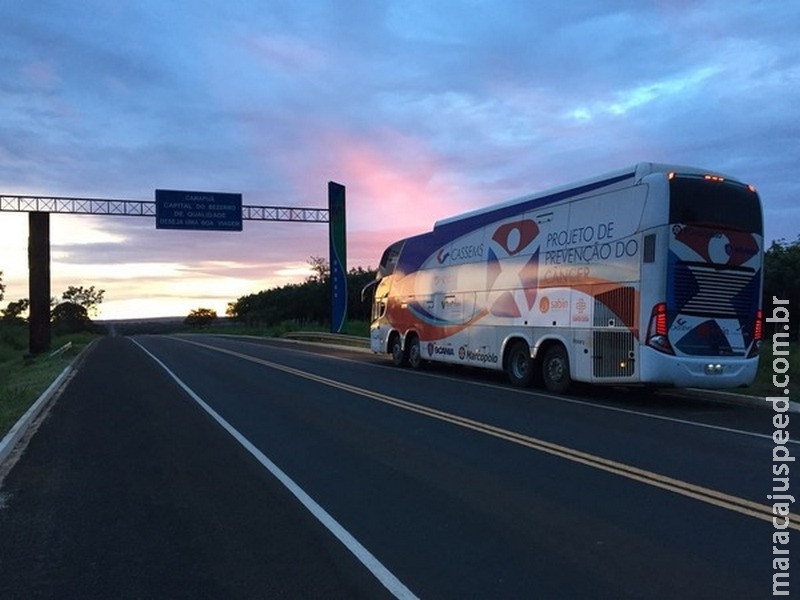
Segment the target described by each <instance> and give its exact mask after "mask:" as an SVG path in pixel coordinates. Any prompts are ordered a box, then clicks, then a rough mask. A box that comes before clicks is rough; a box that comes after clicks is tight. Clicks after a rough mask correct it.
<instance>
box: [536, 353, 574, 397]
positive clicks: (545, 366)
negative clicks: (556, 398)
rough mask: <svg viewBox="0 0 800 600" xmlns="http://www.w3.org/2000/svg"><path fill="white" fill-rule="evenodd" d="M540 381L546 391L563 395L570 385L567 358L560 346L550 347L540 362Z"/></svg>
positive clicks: (570, 379)
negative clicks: (542, 382)
mask: <svg viewBox="0 0 800 600" xmlns="http://www.w3.org/2000/svg"><path fill="white" fill-rule="evenodd" d="M542 379H543V380H544V386H545V388H547V391H549V392H554V393H556V394H563V393H564V392H566V391H567V390H568V389H569V388H570V386H571V385H572V378H571V377H570V375H569V356H567V351H566V350H565V349H564V346H562V345H561V344H555V345H554V346H550V347H549V348H548V349H547V351H546V352H545V353H544V359H543V360H542Z"/></svg>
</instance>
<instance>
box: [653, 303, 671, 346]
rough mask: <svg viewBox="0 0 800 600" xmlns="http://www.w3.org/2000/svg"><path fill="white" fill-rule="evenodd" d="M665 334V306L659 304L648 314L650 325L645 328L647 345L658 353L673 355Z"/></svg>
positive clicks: (666, 326) (666, 332)
mask: <svg viewBox="0 0 800 600" xmlns="http://www.w3.org/2000/svg"><path fill="white" fill-rule="evenodd" d="M667 334H668V323H667V304H666V302H659V303H658V304H656V305H655V306H654V307H653V310H652V312H651V313H650V325H649V326H648V327H647V345H648V346H650V347H651V348H655V349H656V350H659V351H660V352H665V353H667V354H675V352H674V351H673V350H672V346H671V345H670V343H669V338H668V337H667Z"/></svg>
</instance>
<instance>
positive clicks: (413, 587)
mask: <svg viewBox="0 0 800 600" xmlns="http://www.w3.org/2000/svg"><path fill="white" fill-rule="evenodd" d="M135 342H136V344H140V345H141V348H137V346H136V345H134V343H132V342H130V341H126V340H104V342H103V343H104V344H108V343H112V344H114V352H116V353H119V354H120V355H123V354H124V356H125V357H128V358H127V359H126V361H125V364H126V367H125V369H124V372H125V373H126V374H125V376H124V377H122V382H119V381H118V382H111V381H106V383H105V385H106V388H105V391H103V392H101V394H105V395H109V394H114V393H115V392H114V389H115V385H122V386H124V387H125V388H126V389H127V388H129V387H135V386H134V384H136V385H139V384H141V381H140V379H141V378H142V377H145V378H147V379H148V380H149V383H150V385H151V387H152V386H155V387H156V388H157V390H158V393H157V395H158V404H157V406H160V407H162V408H163V407H164V406H167V407H169V406H172V407H178V406H181V407H183V412H181V414H180V415H175V417H176V418H177V417H181V419H185V422H183V421H181V423H182V424H181V425H180V426H179V430H180V431H181V432H182V434H181V435H186V434H187V432H191V433H192V435H193V436H195V437H196V441H195V444H196V447H197V448H205V447H206V446H207V445H208V444H210V442H209V443H208V444H207V443H206V442H205V441H203V440H205V439H206V436H211V437H210V439H212V440H214V442H213V444H211V447H212V448H214V451H213V452H212V453H211V456H209V452H199V451H198V452H197V456H196V457H195V458H196V459H197V460H198V461H200V462H201V463H202V464H205V462H206V461H208V462H210V463H212V464H218V463H219V461H220V457H219V456H217V455H218V454H223V451H222V449H223V448H224V449H225V450H224V456H225V458H224V463H223V464H224V465H225V467H223V469H227V470H228V471H229V472H230V473H229V474H230V475H231V476H236V477H237V479H236V482H231V483H229V484H228V487H229V488H230V489H232V490H234V493H233V496H234V497H236V498H239V497H242V496H244V497H249V496H250V495H251V494H254V493H255V492H253V490H252V489H251V487H252V485H253V484H252V483H249V482H250V481H251V480H252V479H253V478H254V477H255V478H256V479H257V480H258V481H259V482H260V483H264V482H263V481H262V479H270V478H269V477H268V476H265V475H264V472H265V471H264V469H263V468H261V471H260V472H259V467H258V466H257V465H256V466H254V464H253V463H254V461H251V460H248V459H247V457H245V456H243V455H242V452H241V451H234V450H231V448H230V447H231V446H237V443H236V442H235V441H233V438H232V437H230V436H229V435H228V434H226V433H224V432H223V430H222V428H221V427H220V426H219V425H218V424H216V423H214V422H212V421H211V420H210V419H207V418H206V419H202V418H199V417H200V416H202V415H201V414H200V413H201V410H200V409H199V408H197V407H196V406H195V410H188V409H187V405H188V404H189V403H187V397H186V393H185V391H181V389H180V388H179V387H178V386H177V385H176V383H175V382H174V381H173V380H170V379H169V377H168V376H167V375H166V373H165V372H164V371H160V372H159V374H157V375H156V374H155V373H154V372H153V367H154V366H155V365H156V363H155V361H154V360H153V359H152V358H150V357H148V356H147V355H146V354H145V353H144V351H143V349H144V350H146V351H147V352H148V353H150V354H152V356H153V357H154V358H156V359H157V360H158V361H160V362H161V363H163V365H164V366H165V367H166V368H167V369H169V371H170V372H171V373H172V374H174V376H175V377H176V378H177V379H179V380H180V381H181V382H183V383H184V385H186V386H188V388H190V389H191V390H193V392H194V393H195V394H196V395H197V396H198V397H199V398H202V401H203V402H204V403H206V404H207V405H208V407H209V408H210V409H211V410H213V411H215V412H216V413H217V414H218V415H219V417H220V419H224V420H225V422H226V423H227V424H229V426H230V428H231V429H233V430H235V431H236V432H237V434H238V435H240V436H241V438H242V439H244V440H246V441H247V443H248V444H252V446H253V448H255V449H256V451H257V452H260V453H263V455H264V456H266V457H268V458H269V460H270V461H271V462H272V463H274V464H275V465H277V467H279V468H280V469H281V472H282V473H284V474H285V475H286V476H287V477H289V478H291V480H292V481H293V482H294V483H296V484H297V485H298V486H299V488H301V489H302V490H303V491H304V492H305V493H307V494H308V496H309V497H310V498H312V499H313V500H314V501H316V503H317V504H318V505H319V506H320V507H321V508H322V509H324V511H325V514H327V515H329V516H330V517H331V518H333V519H335V521H336V522H337V523H338V524H340V525H341V526H342V527H343V528H344V529H345V530H346V531H347V532H348V533H349V534H351V535H352V536H353V539H354V540H357V542H358V544H360V545H361V547H363V548H364V549H366V550H367V551H368V552H369V553H371V556H373V557H375V559H376V560H377V561H379V563H380V565H381V566H382V567H383V568H385V569H386V570H387V571H388V572H389V573H391V574H392V576H394V577H396V578H397V580H398V581H399V582H401V584H402V585H403V586H407V589H408V590H410V591H411V592H413V593H414V594H417V595H418V596H420V597H424V598H455V597H458V598H490V597H491V598H503V597H507V598H624V597H640V598H675V597H681V598H717V597H725V598H755V597H766V596H767V595H769V593H770V592H771V566H772V565H771V559H772V550H771V546H772V537H771V533H772V531H773V528H772V525H771V523H770V522H769V521H768V518H767V517H766V516H765V514H764V511H763V508H761V507H763V505H764V503H765V502H766V494H767V493H769V491H770V489H771V473H770V466H771V456H770V453H771V450H772V446H773V444H772V441H771V440H770V439H768V438H765V437H764V436H765V435H767V434H771V431H772V428H771V414H770V412H769V411H766V410H758V409H751V408H747V407H733V406H730V405H720V404H716V403H704V402H697V401H687V400H680V399H667V398H656V399H649V400H647V401H642V400H640V399H638V398H637V396H636V395H635V394H633V395H632V394H621V393H618V392H593V393H592V394H591V396H590V397H588V398H586V397H577V398H576V397H568V398H559V397H554V396H550V395H547V394H541V393H539V392H536V391H530V390H517V389H514V388H510V387H508V386H505V385H504V384H502V383H501V381H500V380H499V379H498V378H496V377H494V376H492V375H487V374H485V373H481V372H472V373H469V374H467V376H459V375H464V374H463V373H454V372H453V371H452V370H448V369H434V370H431V371H430V372H422V373H417V372H411V371H404V370H399V369H395V368H393V367H389V366H387V365H386V363H385V361H383V360H380V359H377V358H375V357H372V356H370V355H364V354H359V353H357V352H353V351H347V350H335V349H324V350H323V349H320V348H318V347H309V346H304V345H300V344H286V343H280V342H268V341H249V340H240V339H232V338H226V337H216V336H185V337H180V338H170V337H141V338H135ZM104 347H105V346H101V347H100V348H101V349H102V348H104ZM97 353H98V351H95V354H97ZM89 358H91V356H90V357H89ZM147 361H149V366H147V365H145V363H146V362H147ZM115 362H116V363H118V362H120V358H119V357H117V359H116V361H115ZM127 365H130V366H129V367H128V366H127ZM91 366H92V365H91V362H90V361H89V360H88V359H87V365H86V366H85V367H84V369H81V373H84V372H85V371H86V369H88V368H90V367H91ZM454 375H455V376H454ZM117 377H118V378H119V377H120V375H119V373H118V374H117ZM76 379H77V378H76ZM91 379H92V378H90V377H89V378H87V380H91ZM74 385H75V383H73V384H71V385H70V387H69V388H67V392H70V389H71V388H73V386H74ZM86 385H87V388H86V389H85V390H82V391H81V395H83V396H84V397H85V396H86V395H91V394H93V393H94V394H96V393H98V392H97V391H94V392H92V391H91V386H90V385H89V382H88V381H87V382H86ZM61 402H62V401H61V400H60V401H59V404H58V405H57V406H56V409H54V414H53V417H52V418H51V421H54V420H55V419H56V417H57V415H58V408H59V407H60V404H61ZM76 402H77V401H76ZM184 412H185V413H186V414H184ZM189 415H193V416H191V417H190V416H189ZM107 416H108V415H107ZM129 416H130V418H131V420H132V421H135V416H136V411H130V415H129ZM84 417H86V418H88V416H87V415H84ZM201 424H202V426H201ZM46 425H47V423H46ZM151 427H152V423H151ZM173 427H175V425H173ZM162 429H165V427H162ZM147 430H148V426H147V419H145V422H144V423H140V424H139V425H137V431H138V432H139V435H145V434H144V432H145V431H147ZM212 431H213V433H212ZM795 431H796V427H795V425H794V424H793V425H792V433H793V434H794V432H795ZM45 433H46V429H45V427H43V431H42V432H40V434H39V435H44V434H45ZM164 433H166V432H164ZM176 435H177V434H176ZM37 437H38V436H37ZM150 437H152V435H151V436H150ZM792 437H793V439H797V437H796V436H795V435H792ZM222 438H225V439H227V443H225V442H223V441H222ZM36 441H37V440H36V439H35V440H34V444H32V449H31V453H32V454H33V447H34V446H35V442H36ZM191 447H192V448H194V447H195V446H194V445H192V446H191ZM793 448H797V446H794V447H793ZM114 456H115V457H116V459H117V460H118V461H120V462H122V463H123V464H130V462H131V460H132V459H131V457H130V456H127V453H126V452H124V451H123V450H120V449H119V448H118V449H117V450H116V452H115V454H114ZM162 458H163V457H162ZM185 459H186V460H187V461H188V460H189V458H188V457H185ZM152 460H153V461H154V463H155V464H158V460H157V459H156V458H153V459H152ZM125 461H128V462H125ZM110 462H111V463H113V460H112V461H110ZM134 464H135V463H134ZM243 465H247V468H246V469H245V468H244V466H243ZM153 468H156V466H155V465H154V466H153ZM187 468H188V467H187ZM203 468H205V467H202V466H197V465H194V466H192V467H191V470H192V471H193V472H198V473H199V470H200V469H203ZM24 469H25V460H23V461H21V463H20V465H19V467H18V468H17V469H15V471H14V472H12V476H13V475H15V474H16V472H17V471H20V472H23V471H24ZM212 472H213V469H212ZM254 472H259V474H258V475H254ZM19 477H20V478H22V475H20V476H19ZM10 478H11V477H10ZM197 478H198V479H199V478H200V476H199V475H197ZM796 479H797V478H796V477H794V478H793V483H794V482H795V480H796ZM212 481H215V480H213V479H212ZM157 483H159V484H161V485H165V482H164V480H163V478H162V479H160V480H159V481H158V482H157ZM178 483H181V482H180V481H179V482H178ZM184 483H185V482H184ZM193 483H194V484H195V485H198V481H194V482H193ZM273 484H274V481H273ZM143 485H144V484H143ZM148 485H152V484H148ZM793 487H794V489H797V487H796V484H795V485H793ZM211 488H214V484H213V483H209V484H207V485H205V486H203V491H204V494H205V493H206V492H208V491H209V489H211ZM176 493H177V492H176ZM186 495H187V494H186V493H185V491H184V492H183V493H182V494H181V498H185V497H186ZM9 504H10V506H9V507H7V508H6V509H4V510H0V526H4V525H5V524H6V523H5V522H4V521H3V519H4V518H6V517H5V516H4V515H6V514H8V513H9V512H13V510H12V509H13V503H9ZM190 504H191V502H190ZM250 504H252V502H251V503H250ZM292 504H293V503H292V502H291V499H290V501H289V502H288V505H289V506H292ZM294 504H297V502H294ZM287 510H288V509H287ZM190 512H192V514H194V512H197V511H196V510H195V511H190ZM301 512H302V510H301ZM200 514H203V513H200ZM292 514H293V513H292ZM245 515H246V516H243V517H242V518H243V519H254V523H253V527H252V529H253V530H255V531H250V532H249V533H248V540H249V537H250V536H253V535H257V534H256V532H257V531H258V529H259V528H260V527H265V524H264V523H263V522H262V521H263V519H264V518H265V517H264V516H263V515H261V514H259V513H258V512H256V514H252V513H251V512H246V513H245ZM291 522H292V525H293V528H292V529H293V530H294V529H298V528H299V529H298V536H300V537H301V538H302V539H305V536H306V535H307V530H310V531H312V532H315V533H314V535H315V536H319V532H318V531H317V529H316V528H315V527H314V526H311V525H309V524H308V523H306V522H305V521H303V520H302V519H300V518H298V517H297V516H296V515H295V516H294V517H293V518H292V520H291ZM232 527H233V526H232ZM237 527H241V524H239V525H237ZM236 531H239V530H238V529H237V530H236ZM304 532H306V533H304ZM797 535H798V534H795V539H796V536H797ZM329 537H332V536H329ZM198 543H200V540H197V539H195V540H193V541H192V543H191V544H189V543H188V542H180V541H178V542H176V544H179V545H181V544H184V545H188V546H192V544H198ZM211 543H213V539H212V540H211ZM249 543H250V542H247V543H243V544H242V545H243V547H248V544H249ZM328 543H331V542H330V540H328ZM318 545H319V539H317V537H315V538H314V539H313V547H315V548H316V547H317V546H318ZM334 545H336V544H334ZM796 546H797V544H796V543H795V544H794V546H793V549H794V548H796ZM181 547H183V546H181ZM337 548H338V546H337ZM339 550H340V551H341V548H339ZM132 552H133V551H132ZM328 552H330V550H328ZM133 554H134V555H135V556H138V555H137V554H136V553H135V552H134V553H133ZM315 554H318V553H315ZM344 554H345V555H349V553H348V552H347V551H344ZM337 556H338V555H337ZM349 556H351V558H352V555H349ZM2 557H3V554H2V550H0V558H2ZM338 561H339V562H337V563H336V564H339V563H341V562H344V563H347V559H346V558H342V557H341V556H339V558H338ZM6 564H8V563H7V562H5V563H4V562H3V561H2V560H0V569H3V568H5V567H4V565H6ZM348 564H349V563H348ZM315 565H316V563H315V562H310V563H308V566H307V569H308V572H309V573H312V574H313V573H320V575H318V576H319V577H320V578H321V580H322V581H325V582H327V583H326V584H325V585H334V586H335V585H336V583H337V580H336V579H335V578H334V579H332V580H331V579H328V578H327V577H328V576H327V575H326V573H329V571H328V566H326V565H325V564H324V561H323V564H321V565H317V566H315ZM177 567H178V568H183V569H186V568H187V565H185V564H178V565H177ZM265 568H266V567H265ZM305 568H306V566H305V565H303V567H302V568H301V569H300V570H301V571H303V572H305ZM190 572H191V570H190ZM337 572H338V571H337ZM346 572H349V571H346ZM353 573H355V574H356V577H355V580H356V581H357V582H361V583H360V584H359V585H363V580H362V579H359V578H358V577H357V576H358V575H359V574H360V576H362V577H363V572H362V571H361V570H360V569H359V568H358V567H355V568H353ZM0 574H1V573H0ZM289 574H290V577H291V575H294V576H295V577H296V576H297V570H295V571H294V572H291V571H290V573H289ZM187 578H188V580H190V581H193V580H192V578H191V577H189V576H187ZM312 579H313V578H312ZM331 581H332V582H333V583H331ZM347 581H348V580H347V579H345V580H339V581H338V584H339V585H342V586H345V585H352V586H354V587H353V588H348V589H362V588H358V586H357V585H356V584H352V583H349V582H348V583H345V582H347ZM0 589H2V588H0ZM250 589H254V588H250ZM319 589H327V590H328V591H330V588H324V587H323V588H318V589H316V590H315V589H312V590H311V592H310V596H311V597H323V594H321V593H320V592H319ZM343 589H344V588H343ZM370 594H371V592H368V593H367V596H370ZM350 596H355V594H350V593H346V592H345V593H342V594H340V597H350ZM251 597H258V596H257V595H254V596H251ZM325 597H331V596H325Z"/></svg>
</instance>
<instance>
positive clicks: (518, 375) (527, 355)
mask: <svg viewBox="0 0 800 600" xmlns="http://www.w3.org/2000/svg"><path fill="white" fill-rule="evenodd" d="M506 374H507V375H508V380H509V381H510V382H511V385H514V386H517V387H528V386H529V385H530V384H531V381H532V380H533V361H532V360H531V350H530V348H529V347H528V344H526V343H525V342H524V341H522V340H517V341H515V342H513V343H512V344H511V347H510V348H509V349H508V354H506Z"/></svg>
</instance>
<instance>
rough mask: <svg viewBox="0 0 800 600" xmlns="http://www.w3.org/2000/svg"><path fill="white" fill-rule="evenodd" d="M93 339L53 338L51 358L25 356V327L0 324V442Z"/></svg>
mask: <svg viewBox="0 0 800 600" xmlns="http://www.w3.org/2000/svg"><path fill="white" fill-rule="evenodd" d="M95 337H96V334H92V333H88V332H83V333H71V334H65V335H58V336H55V337H54V338H53V348H54V349H55V350H54V352H56V351H58V350H59V349H61V348H64V347H65V346H66V345H67V344H71V345H70V347H69V348H67V349H65V350H63V351H61V352H58V353H56V354H54V355H52V356H51V355H50V354H42V355H39V356H36V357H29V356H27V349H28V328H27V326H19V325H17V326H13V325H8V324H3V325H0V439H2V437H3V436H4V435H5V434H6V433H7V432H8V430H9V429H11V427H12V426H13V425H14V423H16V422H17V420H18V419H19V418H20V417H21V416H22V415H23V414H25V411H27V410H28V408H29V407H30V406H31V404H33V403H34V402H35V401H36V399H37V398H38V397H39V396H41V395H42V393H44V391H45V390H46V389H47V388H48V387H50V384H51V383H53V381H55V380H56V378H57V377H58V376H59V374H60V373H61V372H62V371H63V370H64V369H65V368H67V366H68V365H69V364H70V363H71V362H72V360H73V359H74V358H75V357H76V356H77V355H78V353H80V351H81V350H83V348H85V347H86V345H87V344H89V342H91V341H92V340H93V339H94V338H95Z"/></svg>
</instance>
